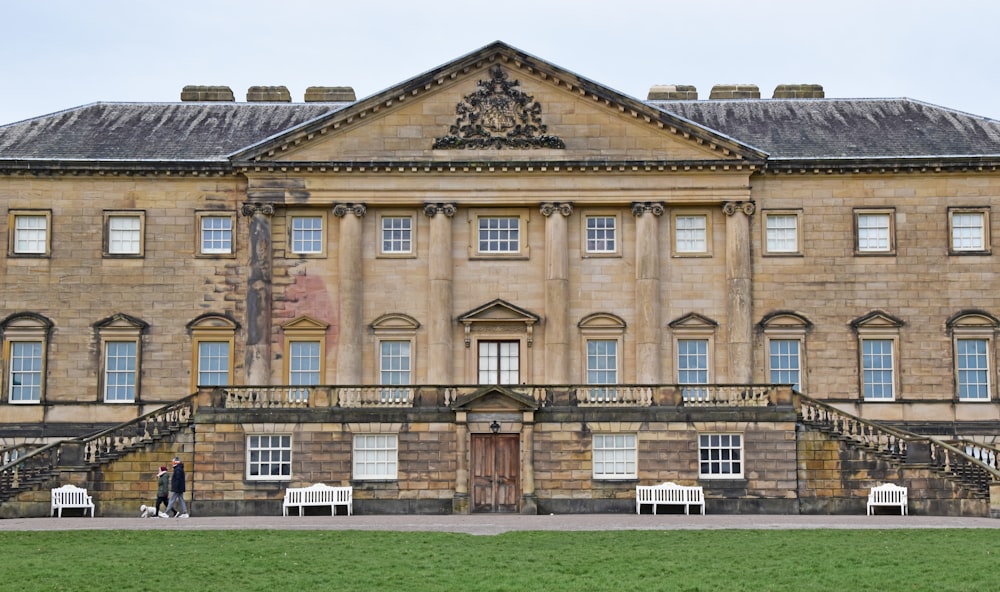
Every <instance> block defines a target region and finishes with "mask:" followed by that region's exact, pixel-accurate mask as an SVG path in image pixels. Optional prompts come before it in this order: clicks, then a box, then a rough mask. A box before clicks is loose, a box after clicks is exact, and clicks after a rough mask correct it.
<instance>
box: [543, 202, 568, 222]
mask: <svg viewBox="0 0 1000 592" xmlns="http://www.w3.org/2000/svg"><path fill="white" fill-rule="evenodd" d="M540 210H541V212H542V215H543V216H545V217H546V218H548V217H549V216H551V215H552V214H554V213H555V212H559V213H560V214H562V216H563V217H564V218H567V217H569V216H570V215H571V214H572V213H573V204H572V203H570V202H568V201H564V202H561V203H555V202H545V203H543V204H542V207H541V208H540Z"/></svg>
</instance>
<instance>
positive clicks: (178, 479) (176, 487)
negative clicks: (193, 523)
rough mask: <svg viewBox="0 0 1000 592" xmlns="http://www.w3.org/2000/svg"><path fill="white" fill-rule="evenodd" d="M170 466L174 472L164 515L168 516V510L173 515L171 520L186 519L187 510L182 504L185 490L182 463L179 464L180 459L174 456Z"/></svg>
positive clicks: (185, 505) (184, 504)
mask: <svg viewBox="0 0 1000 592" xmlns="http://www.w3.org/2000/svg"><path fill="white" fill-rule="evenodd" d="M170 464H171V465H172V466H173V468H174V472H173V475H171V477H170V503H168V504H167V509H166V510H165V511H164V513H165V514H167V516H170V510H173V511H174V514H173V516H171V518H177V517H180V518H187V517H188V509H187V504H186V503H184V491H185V490H186V489H187V487H186V483H185V482H184V463H182V462H181V459H180V457H177V456H175V457H174V460H172V461H170ZM175 504H177V508H174V505H175Z"/></svg>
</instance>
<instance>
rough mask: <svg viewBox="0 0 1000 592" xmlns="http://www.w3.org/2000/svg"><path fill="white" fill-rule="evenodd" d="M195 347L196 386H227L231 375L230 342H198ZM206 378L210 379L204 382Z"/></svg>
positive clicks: (231, 357) (231, 353)
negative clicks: (196, 365)
mask: <svg viewBox="0 0 1000 592" xmlns="http://www.w3.org/2000/svg"><path fill="white" fill-rule="evenodd" d="M195 347H196V348H197V349H198V354H197V355H198V367H197V373H198V378H197V380H198V386H228V385H229V383H230V382H231V380H232V375H233V369H232V365H233V364H232V359H233V347H232V342H230V341H210V340H200V341H198V342H197V343H196V345H195ZM205 348H213V349H215V348H225V350H224V351H221V352H217V351H205ZM220 354H221V355H220ZM207 377H211V379H210V380H205V379H206V378H207ZM220 377H221V379H220Z"/></svg>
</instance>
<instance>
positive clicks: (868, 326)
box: [851, 310, 905, 331]
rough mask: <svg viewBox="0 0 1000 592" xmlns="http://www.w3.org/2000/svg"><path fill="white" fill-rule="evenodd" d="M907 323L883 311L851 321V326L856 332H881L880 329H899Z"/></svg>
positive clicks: (876, 311) (873, 312)
mask: <svg viewBox="0 0 1000 592" xmlns="http://www.w3.org/2000/svg"><path fill="white" fill-rule="evenodd" d="M904 324H905V323H903V321H902V320H901V319H898V318H896V317H894V316H892V315H891V314H889V313H887V312H883V311H881V310H875V311H872V312H870V313H868V314H866V315H864V316H862V317H858V318H856V319H854V320H853V321H851V326H852V327H854V329H855V330H859V331H860V330H879V329H894V330H895V329H899V328H900V327H902V326H903V325H904Z"/></svg>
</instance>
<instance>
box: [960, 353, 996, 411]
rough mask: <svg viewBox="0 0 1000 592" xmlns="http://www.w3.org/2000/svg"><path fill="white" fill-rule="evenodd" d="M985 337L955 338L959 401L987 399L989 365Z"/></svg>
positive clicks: (988, 394)
mask: <svg viewBox="0 0 1000 592" xmlns="http://www.w3.org/2000/svg"><path fill="white" fill-rule="evenodd" d="M988 351H989V341H988V340H986V339H957V340H955V363H956V365H957V369H956V370H957V377H958V400H959V401H988V400H989V398H990V365H989V357H988V355H987V352H988Z"/></svg>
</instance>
